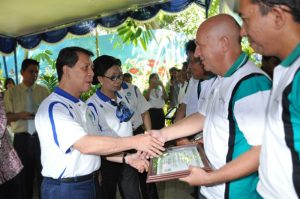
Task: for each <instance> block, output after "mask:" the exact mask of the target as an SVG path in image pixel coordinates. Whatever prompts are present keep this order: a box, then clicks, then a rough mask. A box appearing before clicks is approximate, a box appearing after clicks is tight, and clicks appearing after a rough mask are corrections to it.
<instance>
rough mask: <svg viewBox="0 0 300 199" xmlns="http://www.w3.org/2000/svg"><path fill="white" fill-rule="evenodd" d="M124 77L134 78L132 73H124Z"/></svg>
mask: <svg viewBox="0 0 300 199" xmlns="http://www.w3.org/2000/svg"><path fill="white" fill-rule="evenodd" d="M123 77H124V78H132V75H131V74H130V73H124V74H123Z"/></svg>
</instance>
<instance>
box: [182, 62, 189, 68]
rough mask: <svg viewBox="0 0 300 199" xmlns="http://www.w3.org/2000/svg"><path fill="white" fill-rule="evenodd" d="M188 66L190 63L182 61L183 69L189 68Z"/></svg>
mask: <svg viewBox="0 0 300 199" xmlns="http://www.w3.org/2000/svg"><path fill="white" fill-rule="evenodd" d="M187 68H188V63H187V62H186V61H185V62H183V63H182V68H181V70H187Z"/></svg>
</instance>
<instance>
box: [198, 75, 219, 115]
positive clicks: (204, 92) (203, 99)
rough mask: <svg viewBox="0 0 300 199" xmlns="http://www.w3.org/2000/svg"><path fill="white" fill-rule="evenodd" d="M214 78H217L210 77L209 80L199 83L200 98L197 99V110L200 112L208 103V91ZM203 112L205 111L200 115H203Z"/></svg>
mask: <svg viewBox="0 0 300 199" xmlns="http://www.w3.org/2000/svg"><path fill="white" fill-rule="evenodd" d="M216 78H217V76H211V77H210V78H209V79H207V80H204V81H202V82H201V90H200V96H199V99H198V110H202V106H205V108H206V107H207V106H206V104H207V103H208V98H209V95H210V90H211V88H212V85H213V83H214V82H215V80H216ZM205 112H206V111H202V114H205Z"/></svg>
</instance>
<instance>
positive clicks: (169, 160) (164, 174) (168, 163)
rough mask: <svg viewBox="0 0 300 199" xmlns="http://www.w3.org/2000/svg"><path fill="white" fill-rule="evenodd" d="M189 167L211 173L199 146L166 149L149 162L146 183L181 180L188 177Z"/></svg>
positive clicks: (191, 145)
mask: <svg viewBox="0 0 300 199" xmlns="http://www.w3.org/2000/svg"><path fill="white" fill-rule="evenodd" d="M189 166H197V167H201V168H203V169H204V170H206V171H208V172H209V171H211V170H212V169H211V165H210V163H209V162H208V159H207V157H206V155H205V153H204V150H203V146H202V145H200V144H190V145H183V146H177V147H170V148H167V149H166V151H165V152H164V153H163V154H162V155H161V156H159V157H157V158H153V159H151V161H150V167H149V172H148V176H147V183H149V182H157V181H166V180H171V179H176V178H182V177H186V176H188V175H189V173H190V172H189V170H188V168H189Z"/></svg>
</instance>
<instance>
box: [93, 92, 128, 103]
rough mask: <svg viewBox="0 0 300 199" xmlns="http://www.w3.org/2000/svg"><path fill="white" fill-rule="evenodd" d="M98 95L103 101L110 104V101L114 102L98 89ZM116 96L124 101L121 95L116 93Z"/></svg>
mask: <svg viewBox="0 0 300 199" xmlns="http://www.w3.org/2000/svg"><path fill="white" fill-rule="evenodd" d="M96 95H97V96H98V97H99V98H100V99H101V100H102V101H104V102H110V101H112V99H110V98H109V97H108V96H106V95H105V94H104V93H102V92H101V91H100V89H97V91H96ZM116 95H117V97H118V98H120V99H122V97H121V95H120V94H119V93H118V92H116Z"/></svg>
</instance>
